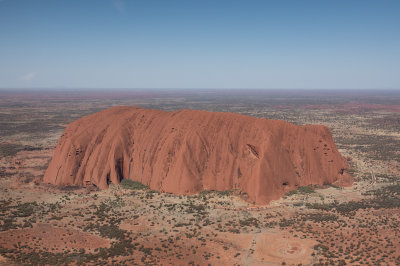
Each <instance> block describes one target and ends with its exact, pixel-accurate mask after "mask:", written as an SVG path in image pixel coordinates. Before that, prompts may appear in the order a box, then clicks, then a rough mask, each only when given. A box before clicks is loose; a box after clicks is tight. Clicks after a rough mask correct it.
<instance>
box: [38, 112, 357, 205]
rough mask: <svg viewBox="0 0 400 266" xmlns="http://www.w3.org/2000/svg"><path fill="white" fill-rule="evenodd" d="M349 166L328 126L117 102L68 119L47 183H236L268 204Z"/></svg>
mask: <svg viewBox="0 0 400 266" xmlns="http://www.w3.org/2000/svg"><path fill="white" fill-rule="evenodd" d="M347 167H348V164H347V162H346V160H345V159H344V158H343V157H342V156H341V155H340V153H339V152H338V150H337V148H336V146H335V144H334V142H333V139H332V135H331V133H330V130H329V129H328V128H327V127H325V126H322V125H306V126H297V125H294V124H291V123H287V122H284V121H279V120H268V119H262V118H254V117H250V116H245V115H240V114H233V113H221V112H206V111H195V110H181V111H174V112H166V111H159V110H151V109H143V108H139V107H114V108H110V109H107V110H104V111H101V112H98V113H95V114H92V115H89V116H86V117H83V118H81V119H79V120H77V121H74V122H72V123H71V124H70V125H68V127H67V128H66V130H65V131H64V133H63V135H62V136H61V138H60V139H59V141H58V144H57V146H56V150H55V154H54V156H53V158H52V161H51V162H50V165H49V167H48V169H47V171H46V173H45V176H44V182H47V183H51V184H55V185H59V186H66V185H83V186H87V185H95V186H97V187H99V188H101V189H104V188H107V187H108V185H109V184H110V183H114V184H118V183H119V182H120V181H121V180H122V179H131V180H135V181H139V182H141V183H143V184H145V185H148V186H150V188H151V189H154V190H158V191H161V192H167V193H174V194H193V193H197V192H199V191H202V190H218V191H223V190H232V189H236V190H239V191H241V192H242V193H243V194H244V193H246V194H245V195H247V197H248V198H247V199H248V201H250V202H254V203H256V204H266V203H268V202H270V201H271V200H274V199H278V198H279V197H281V196H283V195H284V194H285V192H287V191H289V190H293V189H296V188H297V187H299V186H306V185H310V184H313V185H323V184H330V183H334V182H336V181H340V180H343V179H348V178H350V177H349V176H348V174H346V173H345V172H344V169H346V168H347Z"/></svg>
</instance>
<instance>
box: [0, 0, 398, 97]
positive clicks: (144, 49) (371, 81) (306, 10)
mask: <svg viewBox="0 0 400 266" xmlns="http://www.w3.org/2000/svg"><path fill="white" fill-rule="evenodd" d="M399 14H400V1H398V0H395V1H390V0H381V1H378V0H375V1H368V0H346V1H344V0H343V1H340V0H337V1H328V0H326V1H325V0H319V1H308V0H302V1H298V0H293V1H288V0H282V1H278V0H277V1H267V0H260V1H259V0H248V1H245V0H237V1H236V0H210V1H208V0H201V1H200V0H198V1H197V0H171V1H168V0H160V1H155V0H141V1H139V0H138V1H136V0H131V1H128V0H125V1H123V0H65V1H61V0H0V88H385V89H388V88H400V15H399Z"/></svg>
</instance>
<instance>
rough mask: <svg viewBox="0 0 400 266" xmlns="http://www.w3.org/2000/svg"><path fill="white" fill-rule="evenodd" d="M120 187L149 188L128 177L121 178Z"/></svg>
mask: <svg viewBox="0 0 400 266" xmlns="http://www.w3.org/2000/svg"><path fill="white" fill-rule="evenodd" d="M120 185H121V186H122V188H124V189H132V190H146V189H149V187H148V186H146V185H143V184H142V183H140V182H138V181H133V180H130V179H122V181H121V184H120Z"/></svg>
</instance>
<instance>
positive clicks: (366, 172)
mask: <svg viewBox="0 0 400 266" xmlns="http://www.w3.org/2000/svg"><path fill="white" fill-rule="evenodd" d="M121 105H124V106H139V107H144V108H152V109H158V110H166V111H174V110H181V109H193V110H206V111H218V112H233V113H239V114H245V115H249V116H253V117H258V118H267V119H279V120H284V121H287V122H290V123H294V124H297V125H308V124H322V125H325V126H327V127H328V128H329V129H330V130H331V132H332V136H333V139H334V141H335V144H336V146H337V148H338V150H339V152H340V153H341V155H342V156H343V157H344V158H346V160H347V162H348V164H349V168H348V169H347V170H346V171H347V172H348V173H349V174H351V175H352V176H353V179H354V182H353V183H352V184H341V183H338V184H324V185H320V186H301V187H299V188H298V189H296V190H290V191H288V192H287V193H286V194H285V196H284V197H282V198H280V199H278V200H274V201H272V202H270V203H269V204H265V205H259V204H253V203H252V202H249V201H247V200H246V198H245V197H244V196H243V194H242V193H241V191H238V190H224V191H202V192H200V193H196V194H192V195H174V194H171V193H160V192H158V191H155V190H152V189H150V188H149V187H148V186H146V184H141V183H138V182H133V181H130V180H123V182H121V184H110V186H109V188H108V189H103V190H100V189H98V188H97V187H93V186H62V187H61V186H54V185H51V184H47V183H45V182H43V176H44V173H45V171H46V169H47V166H48V164H49V162H50V160H51V158H52V156H53V154H54V150H55V146H56V144H57V141H58V139H59V138H60V136H61V135H62V134H63V132H64V130H65V127H66V126H67V125H68V124H69V123H71V122H73V121H74V120H76V119H79V118H81V117H83V116H86V115H89V114H93V113H95V112H98V111H101V110H104V109H107V108H110V107H115V106H121ZM399 172H400V92H399V91H384V90H379V91H374V90H320V91H319V90H300V91H299V90H293V91H292V90H284V91H278V90H276V91H275V90H265V91H264V90H229V91H228V90H191V91H187V90H132V91H113V92H111V90H108V91H94V90H92V91H82V90H81V91H62V90H60V91H44V90H41V91H6V90H4V91H1V92H0V264H4V265H6V264H7V265H21V264H28V265H56V264H71V265H80V264H87V265H109V264H113V265H398V264H400V238H399V237H400V229H399V228H400V183H399V177H400V173H399Z"/></svg>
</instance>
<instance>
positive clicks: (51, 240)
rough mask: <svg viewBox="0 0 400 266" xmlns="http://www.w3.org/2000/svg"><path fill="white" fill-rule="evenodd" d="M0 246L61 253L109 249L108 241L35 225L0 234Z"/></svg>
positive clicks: (74, 231)
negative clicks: (74, 250) (24, 247)
mask: <svg viewBox="0 0 400 266" xmlns="http://www.w3.org/2000/svg"><path fill="white" fill-rule="evenodd" d="M0 246H1V247H4V248H8V249H13V248H15V247H23V246H26V248H28V249H39V250H48V251H50V250H51V251H52V252H61V251H64V250H71V249H72V250H73V249H76V250H79V249H81V248H84V249H86V250H87V251H94V249H96V248H101V247H103V248H107V247H110V240H107V239H103V238H101V237H99V236H96V235H93V234H90V233H86V232H82V231H78V230H75V229H64V228H57V227H54V226H52V225H49V224H37V225H35V226H34V227H33V228H24V229H15V230H9V231H5V232H0Z"/></svg>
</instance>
